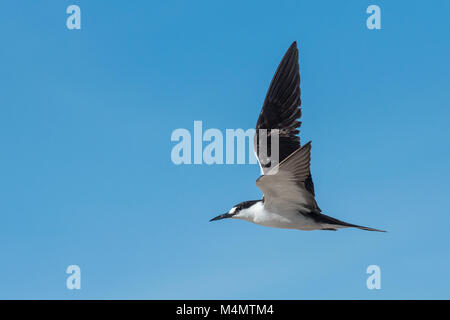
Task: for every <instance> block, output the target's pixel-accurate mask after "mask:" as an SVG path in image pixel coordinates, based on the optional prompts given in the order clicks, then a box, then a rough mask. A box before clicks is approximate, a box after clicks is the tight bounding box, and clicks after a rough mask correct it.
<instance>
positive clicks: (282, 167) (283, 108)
mask: <svg viewBox="0 0 450 320" xmlns="http://www.w3.org/2000/svg"><path fill="white" fill-rule="evenodd" d="M300 105H301V100H300V71H299V64H298V49H297V43H296V42H293V43H292V45H291V46H290V47H289V49H288V50H287V52H286V54H285V55H284V57H283V59H282V60H281V63H280V65H279V66H278V68H277V70H276V72H275V75H274V77H273V79H272V82H271V83H270V86H269V90H268V91H267V95H266V98H265V100H264V104H263V106H262V110H261V113H260V115H259V118H258V122H257V124H256V133H255V139H254V151H255V154H256V157H257V158H258V163H259V165H260V168H261V172H262V176H260V177H259V178H258V179H257V180H256V185H257V186H258V187H259V188H260V189H261V191H262V192H263V194H264V197H263V199H261V200H250V201H244V202H241V203H239V204H237V205H235V206H234V207H232V208H231V209H230V210H229V211H228V212H227V213H224V214H221V215H219V216H217V217H215V218H213V219H211V220H210V221H216V220H221V219H226V218H232V219H242V220H246V221H249V222H253V223H256V224H259V225H263V226H267V227H273V228H283V229H297V230H333V231H336V230H338V229H342V228H351V227H353V228H359V229H363V230H368V231H380V232H384V231H383V230H379V229H373V228H369V227H363V226H359V225H356V224H351V223H348V222H344V221H341V220H338V219H336V218H333V217H330V216H327V215H325V214H323V213H322V210H321V209H320V208H319V206H318V205H317V202H316V200H315V193H314V184H313V180H312V177H311V171H310V159H311V156H310V155H311V142H308V143H306V144H304V145H303V146H301V145H300V138H299V137H298V134H299V130H298V128H299V127H300V125H301V122H299V121H298V119H299V118H300V117H301V108H300ZM260 129H265V130H266V132H267V134H266V135H265V136H263V135H261V134H260V132H261V130H260ZM275 132H276V134H277V135H278V148H279V149H278V162H277V163H276V165H274V163H272V162H271V161H270V160H271V158H270V156H269V155H266V154H267V152H266V153H263V152H261V150H263V149H264V146H265V148H267V149H268V150H270V147H271V141H272V140H271V134H272V135H273V134H275ZM264 140H265V141H264ZM263 154H264V155H265V156H263ZM268 160H269V161H268ZM272 160H273V159H272Z"/></svg>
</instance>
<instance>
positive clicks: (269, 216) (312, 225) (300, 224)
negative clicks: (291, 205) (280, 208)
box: [253, 210, 322, 230]
mask: <svg viewBox="0 0 450 320" xmlns="http://www.w3.org/2000/svg"><path fill="white" fill-rule="evenodd" d="M253 222H254V223H256V224H259V225H262V226H266V227H272V228H282V229H298V230H317V229H322V225H321V224H320V223H317V222H315V221H314V220H313V219H311V218H307V217H305V216H304V215H302V214H300V213H298V212H297V211H295V212H283V213H273V212H268V211H265V210H264V212H262V213H261V214H258V215H257V216H255V218H254V219H253Z"/></svg>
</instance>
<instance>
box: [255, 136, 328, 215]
mask: <svg viewBox="0 0 450 320" xmlns="http://www.w3.org/2000/svg"><path fill="white" fill-rule="evenodd" d="M310 160H311V142H308V143H307V144H305V145H304V146H303V147H301V148H299V149H297V150H296V151H295V152H293V153H292V154H291V155H290V156H288V157H287V158H285V159H284V160H283V161H282V162H281V163H280V164H279V165H278V166H277V167H275V168H272V169H271V170H276V171H274V172H276V173H273V172H271V171H268V172H267V174H265V175H263V176H261V177H259V178H258V180H256V185H257V186H258V188H260V189H261V191H262V192H263V193H264V207H265V208H267V209H268V210H273V211H274V212H280V209H282V210H286V209H295V210H300V209H304V210H302V211H310V212H320V209H319V207H318V206H317V203H316V201H315V199H314V195H313V194H311V193H310V192H309V191H308V190H307V187H306V181H307V179H308V177H310V176H311V174H310V170H309V165H310Z"/></svg>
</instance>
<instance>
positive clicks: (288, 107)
mask: <svg viewBox="0 0 450 320" xmlns="http://www.w3.org/2000/svg"><path fill="white" fill-rule="evenodd" d="M300 105H301V99H300V71H299V65H298V49H297V43H296V42H293V43H292V44H291V46H290V47H289V49H288V50H287V52H286V53H285V55H284V57H283V59H282V60H281V62H280V65H279V66H278V68H277V70H276V72H275V75H274V77H273V79H272V82H271V83H270V86H269V90H268V91H267V95H266V99H265V100H264V104H263V107H262V109H261V113H260V114H259V118H258V122H257V124H256V133H255V139H254V150H255V154H256V157H257V158H258V161H259V165H260V167H261V173H262V174H266V173H267V172H268V170H270V168H271V165H272V162H271V160H270V156H271V152H270V150H271V132H272V130H273V129H277V130H278V135H279V140H278V141H279V150H278V162H279V163H281V162H282V161H283V160H284V159H286V158H287V157H288V156H289V155H291V154H292V153H293V152H295V151H296V150H297V149H299V148H300V138H299V137H298V133H299V130H298V128H299V127H300V125H301V122H300V121H298V119H299V118H300V117H301V114H302V112H301V108H300ZM259 129H266V130H267V134H266V135H265V136H263V135H261V134H260V131H259ZM262 139H266V141H265V143H262V142H263V141H262ZM265 156H267V157H265ZM305 187H306V190H307V191H308V192H310V193H311V194H312V195H313V196H314V185H313V182H312V178H311V175H309V176H308V177H306V180H305Z"/></svg>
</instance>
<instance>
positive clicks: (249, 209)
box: [209, 200, 261, 221]
mask: <svg viewBox="0 0 450 320" xmlns="http://www.w3.org/2000/svg"><path fill="white" fill-rule="evenodd" d="M258 202H261V200H250V201H244V202H241V203H238V204H237V205H235V206H234V207H232V208H231V209H230V210H229V211H228V212H227V213H224V214H221V215H218V216H217V217H214V218H212V219H211V220H209V221H216V220H222V219H226V218H233V219H244V220H251V219H252V218H253V216H254V212H253V211H254V210H253V207H254V205H256V204H257V203H258Z"/></svg>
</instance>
